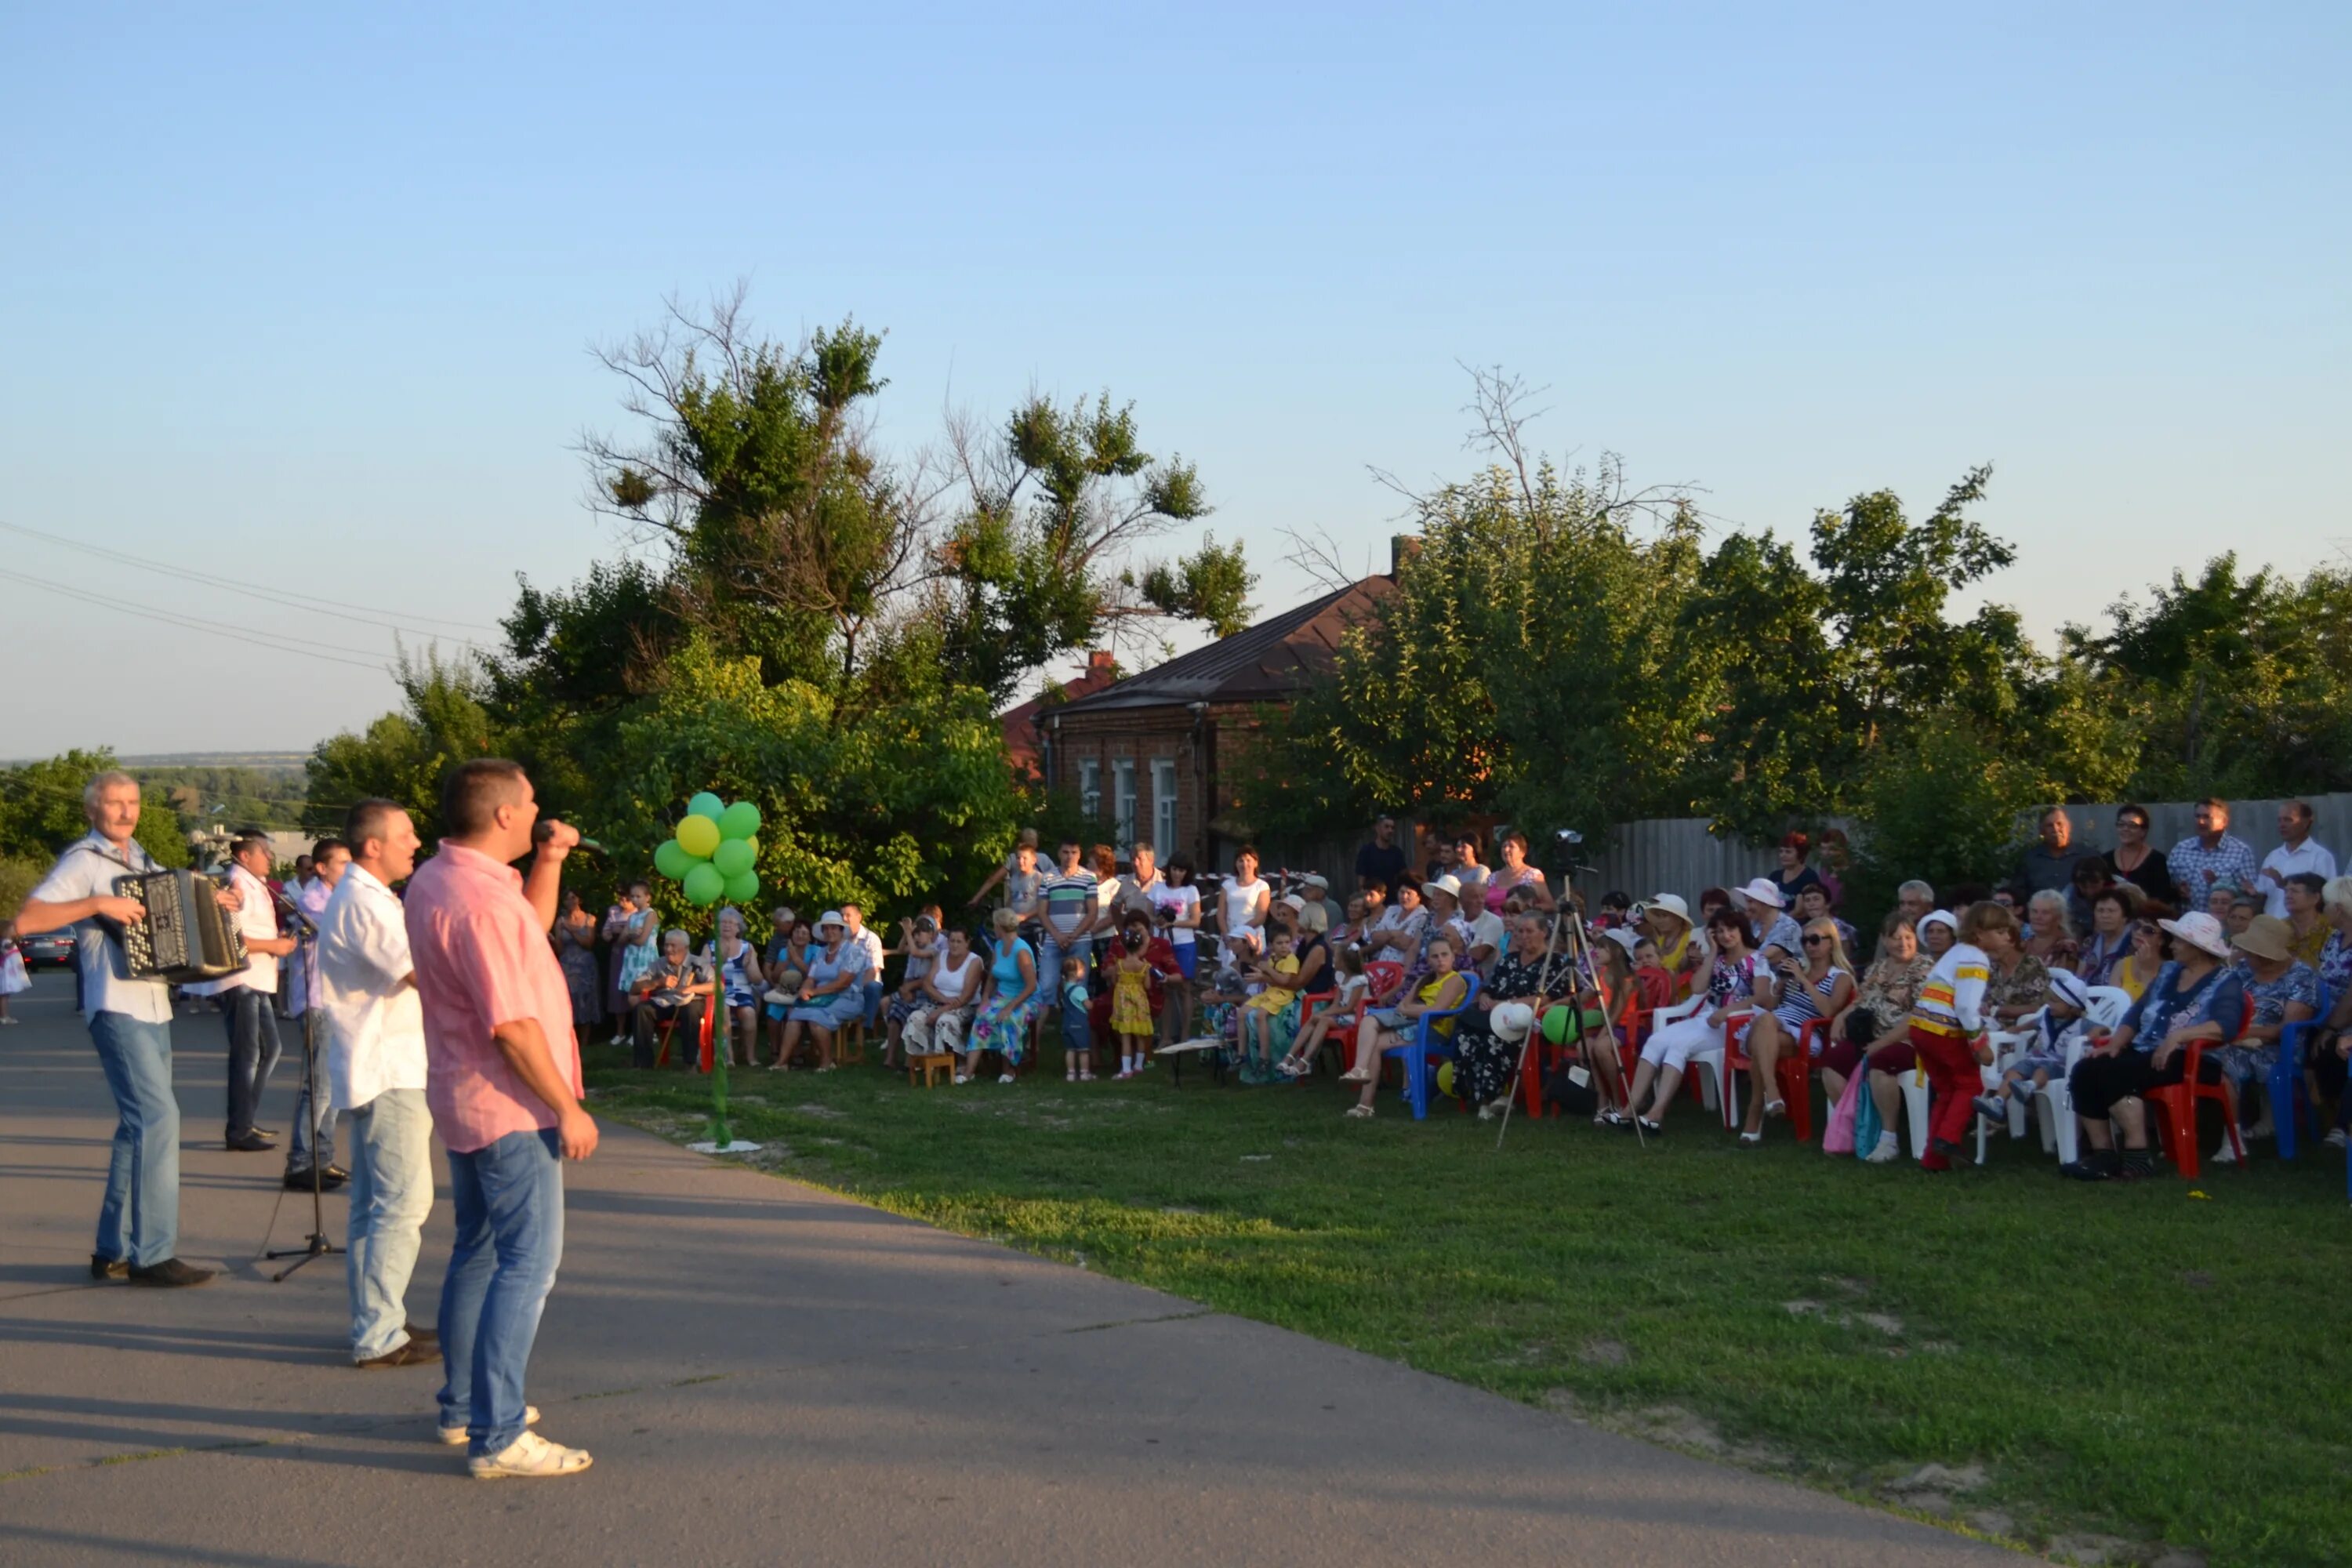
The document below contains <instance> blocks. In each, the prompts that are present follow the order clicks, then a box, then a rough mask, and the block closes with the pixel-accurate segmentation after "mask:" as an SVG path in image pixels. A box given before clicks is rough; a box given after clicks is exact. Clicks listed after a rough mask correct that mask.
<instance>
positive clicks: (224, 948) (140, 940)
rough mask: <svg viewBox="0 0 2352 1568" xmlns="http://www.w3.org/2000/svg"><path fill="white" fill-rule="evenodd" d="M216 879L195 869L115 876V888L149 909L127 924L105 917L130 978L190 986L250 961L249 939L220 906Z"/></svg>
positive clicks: (239, 968)
mask: <svg viewBox="0 0 2352 1568" xmlns="http://www.w3.org/2000/svg"><path fill="white" fill-rule="evenodd" d="M217 889H218V884H216V883H215V882H214V880H213V879H211V878H209V877H204V876H199V875H197V874H196V873H195V872H194V871H149V872H143V873H142V872H133V873H132V874H131V875H130V876H127V877H117V878H116V879H114V891H115V893H116V894H117V895H118V896H119V897H121V898H125V899H129V900H132V901H133V902H134V903H137V904H138V905H139V906H140V907H142V909H144V910H146V911H147V918H146V919H145V920H143V921H134V922H132V923H131V924H128V925H119V924H116V923H115V922H113V921H107V922H105V923H106V927H107V931H108V932H109V934H110V935H111V936H112V937H113V938H114V939H115V942H117V943H118V944H119V945H120V947H121V951H122V961H123V968H124V972H125V973H126V974H127V975H128V976H129V977H130V978H131V979H132V980H161V981H163V982H166V983H167V984H173V985H192V984H196V983H197V982H199V981H205V980H218V979H220V978H222V977H223V976H225V975H230V974H235V973H237V972H238V971H239V970H241V969H243V968H244V967H245V966H246V963H247V959H246V952H245V938H244V936H243V935H242V934H241V933H240V932H239V931H238V930H237V928H236V921H235V920H233V919H232V918H230V916H229V915H228V914H227V913H226V911H224V910H222V909H221V907H220V900H219V899H218V898H217V897H216V896H215V894H216V891H217Z"/></svg>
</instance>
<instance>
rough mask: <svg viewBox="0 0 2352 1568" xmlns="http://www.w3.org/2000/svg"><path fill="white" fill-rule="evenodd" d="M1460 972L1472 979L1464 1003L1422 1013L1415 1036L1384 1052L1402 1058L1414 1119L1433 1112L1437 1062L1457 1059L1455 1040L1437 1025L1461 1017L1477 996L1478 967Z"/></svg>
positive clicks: (1406, 1091)
mask: <svg viewBox="0 0 2352 1568" xmlns="http://www.w3.org/2000/svg"><path fill="white" fill-rule="evenodd" d="M1457 973H1460V974H1461V975H1462V978H1463V979H1464V980H1465V981H1467V982H1469V985H1468V988H1467V989H1465V991H1464V992H1463V993H1462V1001H1461V1004H1460V1005H1458V1006H1454V1007H1451V1008H1448V1009H1447V1010H1446V1011H1444V1012H1443V1013H1423V1015H1422V1016H1421V1018H1420V1023H1419V1026H1418V1027H1416V1028H1415V1029H1414V1030H1413V1032H1412V1039H1410V1040H1408V1041H1406V1042H1405V1043H1404V1044H1403V1045H1401V1046H1391V1047H1389V1048H1388V1049H1386V1050H1384V1051H1382V1052H1381V1056H1383V1057H1396V1058H1399V1059H1400V1060H1402V1063H1403V1065H1404V1098H1405V1101H1406V1103H1407V1104H1409V1105H1411V1106H1412V1119H1413V1120H1414V1121H1422V1120H1423V1119H1424V1118H1426V1117H1427V1116H1428V1115H1429V1086H1430V1084H1431V1083H1432V1082H1433V1080H1434V1079H1435V1078H1436V1076H1437V1068H1436V1066H1435V1065H1434V1064H1435V1063H1437V1062H1442V1061H1452V1060H1453V1059H1454V1042H1453V1040H1452V1039H1451V1038H1450V1037H1447V1036H1444V1035H1441V1034H1439V1033H1438V1032H1437V1028H1436V1026H1437V1025H1438V1024H1440V1023H1442V1022H1444V1020H1445V1019H1448V1018H1454V1017H1459V1016H1461V1015H1462V1013H1463V1012H1464V1011H1465V1009H1466V1008H1468V1006H1469V1005H1470V1004H1471V1003H1472V1002H1474V1001H1475V1000H1476V999H1477V995H1478V973H1477V971H1475V970H1466V971H1457Z"/></svg>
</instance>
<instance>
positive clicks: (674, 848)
mask: <svg viewBox="0 0 2352 1568" xmlns="http://www.w3.org/2000/svg"><path fill="white" fill-rule="evenodd" d="M693 867H694V857H693V856H691V855H689V854H688V853H687V852H686V850H685V849H684V848H683V847H680V846H679V844H678V841H677V839H675V838H667V839H664V840H663V841H662V846H661V847H660V848H658V849H656V850H655V851H654V869H655V870H656V871H659V872H660V873H661V874H662V875H663V876H665V877H667V878H668V879H670V880H671V881H673V882H675V881H677V880H679V879H682V878H683V877H685V875H686V874H687V872H688V871H689V870H691V869H692V868H693Z"/></svg>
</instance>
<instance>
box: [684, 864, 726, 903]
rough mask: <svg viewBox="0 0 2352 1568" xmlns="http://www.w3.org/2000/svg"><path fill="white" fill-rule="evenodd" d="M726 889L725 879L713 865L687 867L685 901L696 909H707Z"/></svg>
mask: <svg viewBox="0 0 2352 1568" xmlns="http://www.w3.org/2000/svg"><path fill="white" fill-rule="evenodd" d="M726 890H727V879H726V878H724V877H722V876H720V875H719V868H717V867H715V866H700V865H698V866H693V867H689V868H688V870H687V873H686V901H687V902H688V903H689V904H692V905H693V906H694V907H695V908H696V909H698V910H707V909H709V907H710V906H711V905H713V904H715V903H717V902H718V901H719V894H721V893H723V892H725V891H726Z"/></svg>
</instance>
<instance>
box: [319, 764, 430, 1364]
mask: <svg viewBox="0 0 2352 1568" xmlns="http://www.w3.org/2000/svg"><path fill="white" fill-rule="evenodd" d="M344 826H345V835H344V837H345V841H346V842H347V843H348V845H349V848H348V849H346V848H345V847H344V844H342V843H336V842H335V841H334V840H332V839H329V840H326V841H324V842H322V843H321V844H320V847H319V849H318V851H317V854H318V858H319V865H320V872H321V874H322V875H332V876H333V877H334V879H335V881H334V888H333V893H332V896H331V898H329V899H328V900H327V904H326V907H325V909H324V910H322V911H321V912H320V920H319V941H318V958H319V993H318V1006H319V1011H320V1014H321V1015H322V1016H324V1018H325V1020H326V1028H325V1033H326V1037H327V1094H328V1104H329V1111H328V1114H329V1115H330V1116H331V1115H332V1114H333V1113H334V1112H335V1111H338V1110H347V1111H349V1112H351V1117H352V1127H351V1139H352V1177H351V1180H352V1217H351V1250H350V1252H349V1253H348V1254H346V1255H345V1258H344V1272H345V1274H346V1275H347V1276H348V1278H349V1279H350V1281H351V1289H352V1364H353V1365H356V1366H362V1367H387V1366H425V1365H432V1364H434V1363H437V1362H438V1361H439V1360H440V1356H441V1351H440V1344H439V1342H438V1340H437V1339H436V1337H435V1335H434V1334H433V1333H432V1332H431V1331H426V1330H423V1329H412V1328H410V1327H409V1326H408V1309H407V1308H406V1306H405V1305H404V1301H403V1298H404V1297H405V1296H406V1294H407V1292H408V1279H409V1276H410V1275H411V1274H413V1273H414V1272H415V1268H416V1249H417V1246H418V1241H419V1237H420V1233H421V1232H422V1231H423V1230H424V1228H425V1215H427V1214H429V1213H430V1212H432V1208H433V1113H432V1112H431V1111H430V1110H426V1109H425V1009H424V1005H423V1004H422V1003H421V1002H420V1001H419V1000H418V998H417V994H416V973H415V968H414V967H413V966H412V964H411V963H410V962H409V956H408V927H407V924H406V923H405V921H404V915H403V911H402V910H401V904H400V900H398V899H397V898H394V896H393V893H392V884H393V883H394V882H397V881H401V880H403V879H405V878H406V877H407V876H408V874H409V873H410V872H412V871H414V870H415V868H416V849H417V837H416V827H415V824H414V823H412V822H411V821H409V818H408V813H406V812H405V811H403V810H402V809H401V808H400V807H399V806H397V805H394V804H393V803H392V802H390V801H388V800H363V801H362V802H360V804H359V805H355V806H353V807H352V810H351V816H350V817H349V819H348V820H347V821H346V823H345V825H344ZM330 844H332V845H333V846H334V848H333V855H332V857H331V856H330V854H329V850H328V845H330ZM331 858H334V859H336V860H339V861H341V867H340V868H339V869H338V870H337V871H335V872H333V873H329V872H328V871H327V867H328V864H329V862H330V859H331Z"/></svg>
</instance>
